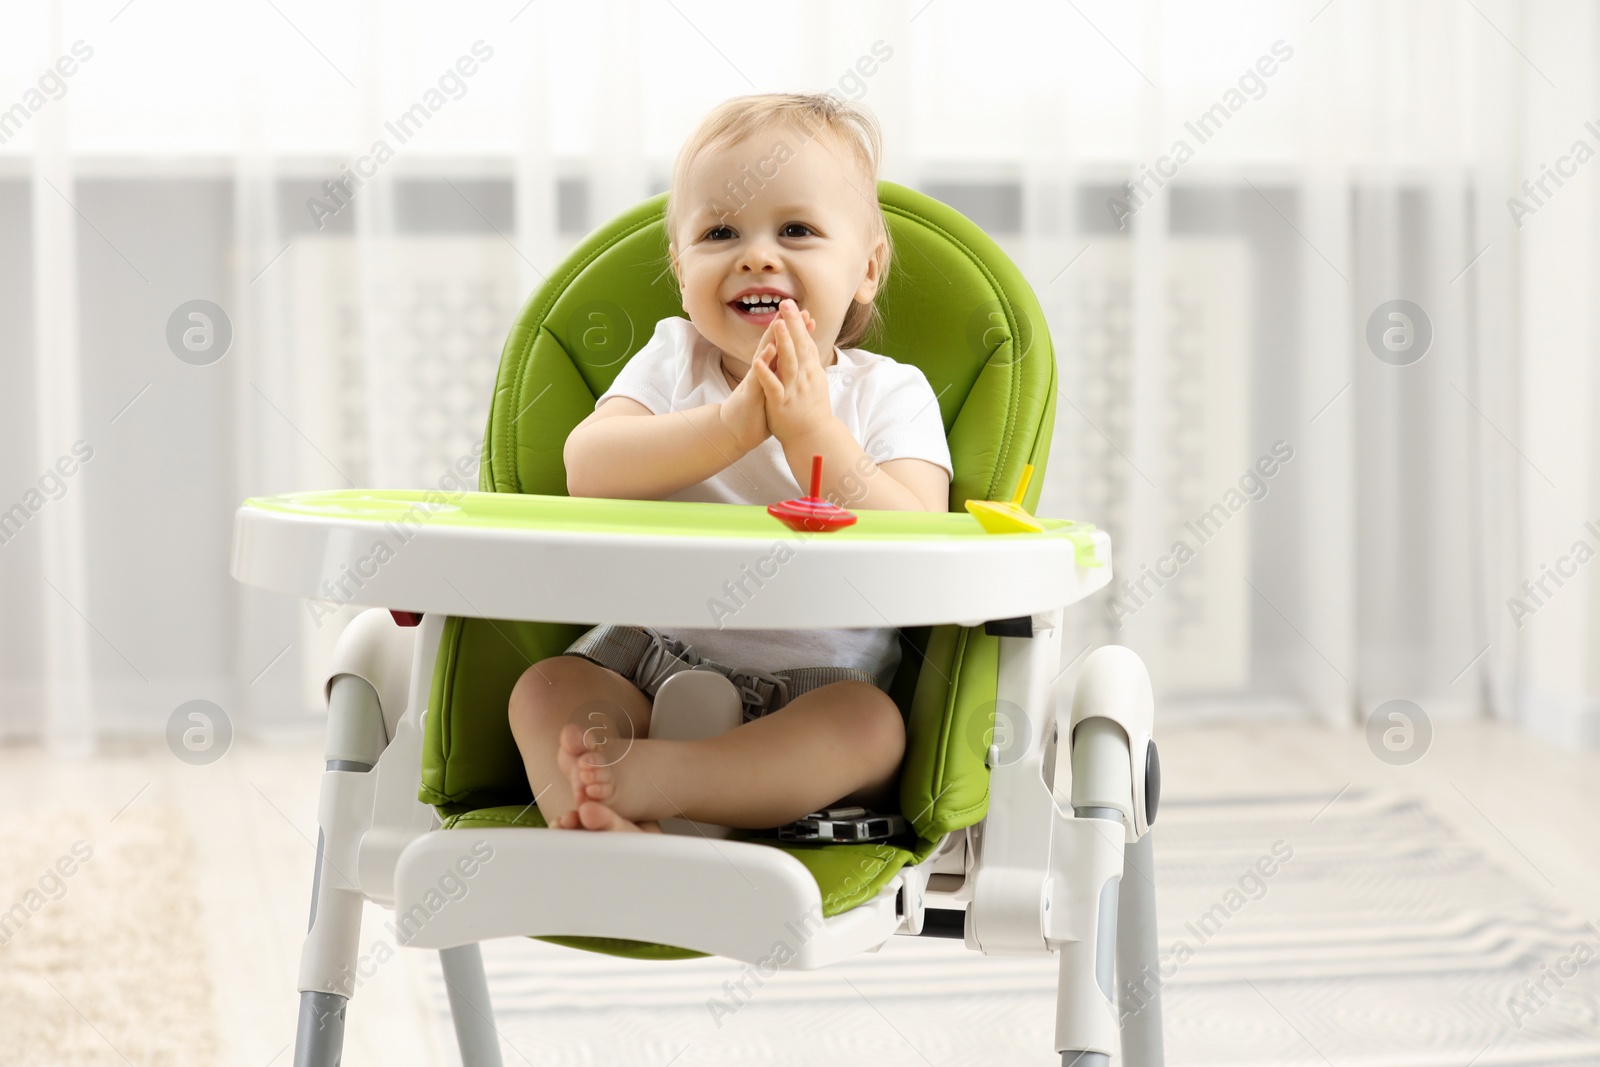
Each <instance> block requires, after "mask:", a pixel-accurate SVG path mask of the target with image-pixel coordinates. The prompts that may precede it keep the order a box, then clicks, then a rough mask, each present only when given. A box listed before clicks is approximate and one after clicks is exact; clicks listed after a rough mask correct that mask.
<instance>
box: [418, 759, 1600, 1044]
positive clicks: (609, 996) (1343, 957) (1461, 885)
mask: <svg viewBox="0 0 1600 1067" xmlns="http://www.w3.org/2000/svg"><path fill="white" fill-rule="evenodd" d="M1156 884H1157V886H1158V906H1159V909H1160V924H1159V927H1160V943H1161V945H1162V947H1163V959H1162V963H1161V966H1160V968H1159V969H1160V971H1161V974H1160V977H1159V979H1157V978H1156V977H1154V976H1148V977H1147V978H1146V979H1145V982H1144V985H1145V988H1150V987H1152V986H1153V985H1155V984H1156V983H1157V982H1158V981H1159V984H1160V986H1161V992H1162V998H1163V1010H1164V1013H1165V1032H1166V1048H1167V1062H1168V1063H1169V1064H1171V1065H1172V1067H1188V1065H1196V1067H1199V1065H1208V1067H1209V1065H1216V1067H1237V1065H1255V1064H1261V1065H1268V1064H1272V1065H1300V1064H1307V1065H1309V1064H1319V1065H1320V1064H1332V1065H1337V1067H1469V1065H1471V1067H1488V1065H1498V1064H1521V1065H1533V1064H1552V1065H1554V1064H1562V1065H1568V1067H1576V1065H1588V1067H1600V930H1597V929H1596V925H1594V924H1591V923H1590V922H1589V921H1588V918H1587V917H1584V916H1579V915H1574V914H1572V913H1570V912H1568V911H1566V910H1564V909H1563V908H1561V907H1559V906H1557V905H1556V904H1555V903H1554V902H1553V901H1552V900H1551V899H1550V898H1549V897H1548V896H1547V895H1546V894H1545V893H1544V892H1542V889H1543V887H1544V882H1543V880H1542V879H1541V878H1540V876H1539V875H1538V874H1537V873H1535V872H1534V871H1533V870H1532V869H1531V868H1529V867H1527V866H1523V867H1521V868H1520V869H1513V870H1507V869H1504V868H1502V867H1501V866H1500V865H1498V864H1497V863H1496V862H1495V861H1494V860H1492V859H1491V858H1490V857H1489V856H1488V855H1486V854H1485V853H1484V851H1483V850H1481V849H1480V848H1478V847H1477V846H1476V845H1475V844H1474V843H1472V842H1470V841H1468V840H1465V839H1463V838H1462V837H1461V836H1460V835H1459V834H1458V833H1457V832H1456V831H1455V830H1454V828H1453V826H1452V825H1451V824H1450V823H1448V822H1447V821H1446V820H1444V819H1443V818H1441V817H1440V816H1439V815H1438V814H1437V813H1436V812H1435V811H1434V810H1433V809H1432V808H1431V807H1430V806H1429V805H1428V804H1427V803H1426V802H1425V801H1424V800H1421V799H1418V798H1416V797H1411V796H1405V795H1398V794H1393V793H1381V792H1365V793H1363V792H1358V791H1356V790H1350V791H1347V792H1345V793H1344V794H1343V795H1341V796H1340V797H1338V799H1337V800H1336V801H1335V802H1334V803H1333V804H1331V805H1330V804H1329V798H1328V796H1327V795H1325V794H1323V795H1316V796H1309V795H1308V796H1286V797H1272V798H1248V799H1218V800H1208V801H1188V802H1185V801H1182V800H1173V801H1169V802H1167V803H1164V804H1163V805H1162V809H1161V815H1160V818H1159V820H1158V821H1157V828H1156ZM645 891H648V890H647V887H644V886H641V892H645ZM484 957H485V960H486V963H487V965H488V969H489V983H490V989H491V990H492V992H493V996H494V1007H495V1016H496V1023H497V1025H498V1027H499V1029H500V1033H501V1036H502V1041H503V1049H504V1055H505V1058H506V1062H507V1063H508V1064H511V1063H523V1062H530V1063H537V1064H540V1065H544V1064H550V1065H556V1064H593V1063H606V1064H630V1065H631V1064H641V1065H643V1064H651V1065H658V1067H661V1065H668V1064H671V1065H672V1067H691V1065H697V1064H707V1065H709V1064H718V1065H720V1064H750V1063H762V1064H795V1065H801V1064H822V1063H826V1064H869V1063H870V1064H873V1065H900V1064H905V1065H907V1067H913V1065H923V1067H926V1065H928V1064H935V1065H939V1067H944V1065H947V1064H948V1065H952V1067H955V1065H961V1067H966V1065H990V1064H992V1065H996V1067H999V1065H1002V1064H1003V1065H1007V1067H1012V1065H1019V1064H1037V1065H1039V1067H1057V1065H1058V1062H1059V1061H1058V1059H1057V1057H1056V1056H1055V1055H1054V1053H1053V1052H1052V1049H1051V1044H1052V1039H1053V1034H1054V1017H1055V996H1054V988H1055V977H1056V965H1055V961H1054V960H1053V959H1008V958H989V957H985V956H982V955H979V954H976V953H971V952H968V951H967V950H966V949H965V948H964V947H963V946H962V945H961V943H960V942H959V941H955V942H952V941H943V940H935V939H922V938H905V937H898V938H895V939H893V940H892V941H891V942H890V943H889V944H888V945H887V946H885V947H884V948H883V949H882V950H881V951H880V952H878V953H868V954H865V955H863V956H859V957H856V958H855V959H853V960H850V961H847V962H845V963H842V964H840V965H837V966H835V967H831V968H826V969H824V970H821V971H812V972H806V973H779V974H777V975H775V976H773V977H771V978H768V979H765V980H764V981H762V982H761V984H760V986H759V988H758V989H756V991H755V992H754V995H753V996H751V997H750V998H749V999H748V1001H747V1002H746V1003H743V1004H742V1005H741V1006H739V1007H738V1009H737V1010H736V1011H734V1012H733V1013H732V1014H727V1013H725V1012H722V1011H718V1010H716V1008H715V1005H716V1003H717V1002H718V1001H719V1000H722V1001H726V1000H727V997H728V994H727V992H726V991H725V990H724V988H723V983H725V982H730V983H731V982H734V981H737V980H738V979H739V977H740V976H741V974H742V973H744V970H745V968H744V967H743V965H741V964H738V963H733V962H730V961H727V960H720V959H703V960H689V961H680V962H669V963H642V962H630V961H626V960H619V959H613V958H611V957H607V956H601V955H596V954H591V953H584V952H578V951H574V950H568V949H562V948H559V947H557V946H552V945H547V944H544V943H543V942H537V941H528V940H522V939H511V940H502V941H497V942H491V943H489V944H486V945H485V946H484ZM426 973H428V974H429V976H430V977H429V981H428V989H429V995H430V997H431V1000H432V1003H433V1005H434V1010H435V1012H436V1013H438V1018H439V1021H440V1026H441V1033H444V1034H448V1033H449V1032H450V1030H449V1021H448V1019H449V1008H448V1003H447V1001H446V998H445V991H444V985H443V982H442V980H441V979H440V978H439V975H438V968H437V965H434V966H432V967H429V968H426ZM1126 977H1130V976H1119V979H1120V978H1126ZM1135 977H1136V976H1135Z"/></svg>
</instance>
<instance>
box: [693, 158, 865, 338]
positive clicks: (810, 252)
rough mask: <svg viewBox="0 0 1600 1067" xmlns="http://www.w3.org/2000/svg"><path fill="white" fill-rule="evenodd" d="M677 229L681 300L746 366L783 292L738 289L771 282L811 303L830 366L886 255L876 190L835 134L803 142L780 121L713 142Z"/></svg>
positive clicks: (804, 304) (696, 170) (697, 165)
mask: <svg viewBox="0 0 1600 1067" xmlns="http://www.w3.org/2000/svg"><path fill="white" fill-rule="evenodd" d="M681 195H682V197H683V205H684V206H683V213H682V221H681V222H680V223H679V225H678V232H677V233H676V234H674V235H673V239H672V252H673V258H674V261H675V263H676V265H677V273H678V284H679V288H680V290H681V291H682V294H683V309H684V310H685V311H686V312H688V314H689V320H690V321H691V322H693V323H694V325H695V328H696V329H698V330H699V331H700V333H701V335H703V336H704V337H705V338H706V339H707V340H708V341H710V342H711V343H712V344H714V345H716V346H717V347H718V348H719V349H721V350H722V352H723V353H724V354H725V355H726V356H727V357H729V358H731V359H732V360H733V361H735V362H736V363H739V364H742V365H745V366H748V364H749V362H750V360H751V358H752V357H753V356H754V355H755V349H756V344H757V343H758V342H759V341H760V340H761V336H762V334H763V333H765V332H766V329H767V324H768V323H769V322H771V321H772V320H773V319H774V318H775V317H776V316H777V304H776V301H773V302H771V303H768V304H766V305H765V306H764V307H762V308H757V309H753V310H746V309H745V306H744V304H743V302H741V301H740V300H739V299H737V298H738V297H740V296H741V295H744V294H747V293H748V292H749V291H751V290H765V291H768V292H771V293H775V294H781V295H782V296H787V297H791V298H793V299H794V301H795V303H797V304H798V305H799V306H800V308H801V309H802V310H805V311H809V312H811V318H812V320H813V321H814V322H815V323H816V329H815V331H813V333H812V335H811V337H812V340H813V341H814V342H815V343H816V345H817V351H818V353H819V354H820V355H821V356H822V361H823V364H824V365H825V366H826V365H830V364H832V362H833V358H832V355H833V345H834V341H835V339H836V338H837V337H838V336H839V328H840V327H841V326H842V325H843V323H844V317H845V312H847V311H848V310H849V309H850V304H851V302H852V301H861V302H863V303H865V302H867V301H870V300H871V299H872V297H873V294H875V293H876V292H877V290H878V282H879V271H880V266H881V263H882V258H881V253H882V251H883V250H884V249H885V248H886V247H887V246H886V244H885V242H884V240H883V238H882V237H876V236H874V235H873V233H872V230H871V226H870V221H871V215H870V214H869V212H870V210H871V208H872V207H873V206H875V203H874V204H869V203H868V201H867V200H866V199H865V198H866V197H868V196H871V197H873V198H874V200H875V198H876V196H877V190H876V189H875V188H873V187H872V186H871V183H870V182H868V181H867V180H866V179H865V178H864V177H863V176H862V175H861V173H860V168H859V167H857V166H856V164H855V162H854V160H853V159H852V157H851V156H849V155H848V154H847V150H846V149H845V147H844V146H843V145H841V144H839V143H838V142H837V141H836V140H835V139H834V137H833V135H832V134H831V133H830V132H828V131H826V130H822V131H819V132H818V134H817V135H816V136H814V137H812V138H811V139H810V140H807V141H804V143H802V142H801V136H800V134H799V133H798V131H796V130H794V129H792V128H789V127H774V128H772V129H770V130H767V131H764V132H757V133H755V134H752V135H751V136H750V137H748V138H746V139H745V140H743V141H740V142H738V143H735V144H731V145H727V146H724V147H721V148H714V149H710V150H707V151H705V152H703V153H702V154H701V155H700V156H699V157H698V158H697V159H696V160H695V162H694V164H693V165H692V166H691V167H690V169H689V172H688V174H687V175H686V176H685V181H684V188H683V189H682V190H681Z"/></svg>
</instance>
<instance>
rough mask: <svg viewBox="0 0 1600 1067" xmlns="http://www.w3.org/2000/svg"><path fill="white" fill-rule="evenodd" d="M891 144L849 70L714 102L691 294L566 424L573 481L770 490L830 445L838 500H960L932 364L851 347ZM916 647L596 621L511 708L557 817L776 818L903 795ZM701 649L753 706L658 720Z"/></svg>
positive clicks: (673, 238)
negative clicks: (793, 90) (799, 89)
mask: <svg viewBox="0 0 1600 1067" xmlns="http://www.w3.org/2000/svg"><path fill="white" fill-rule="evenodd" d="M880 144H881V141H880V135H879V132H878V127H877V124H876V122H875V120H874V119H873V118H872V117H871V115H870V114H869V113H867V112H866V111H865V110H863V109H861V108H859V107H857V106H855V105H852V104H849V103H846V102H844V101H842V100H839V99H838V98H836V97H834V96H831V95H826V94H815V95H794V94H771V95H760V96H747V97H739V98H736V99H733V100H729V101H727V102H725V103H724V104H722V105H721V106H719V107H718V108H716V109H715V110H713V111H712V112H711V114H710V115H708V116H707V117H706V119H705V120H704V121H703V122H702V123H701V124H700V126H699V128H698V129H696V131H695V132H694V133H693V134H692V135H691V136H690V138H689V140H688V141H687V142H686V143H685V144H684V146H683V147H682V149H681V150H680V151H679V153H678V158H677V161H676V163H675V166H674V168H673V174H672V184H671V187H670V189H669V192H668V198H667V208H666V217H665V223H666V230H667V235H668V253H669V256H670V267H671V269H672V272H673V275H674V276H675V278H676V279H677V282H678V286H679V289H680V291H681V294H682V299H683V308H684V311H685V312H686V313H687V314H688V318H687V319H682V318H676V317H674V318H668V319H664V320H662V321H661V322H660V323H658V324H657V325H656V328H655V333H654V335H653V337H652V338H651V340H650V342H649V343H648V344H647V345H646V346H645V347H644V348H643V349H641V350H640V351H639V352H638V353H637V354H636V355H635V356H634V357H633V358H632V359H631V360H630V361H629V362H628V363H627V364H626V365H625V366H624V367H623V369H622V370H621V371H620V372H619V373H618V375H617V378H616V380H615V381H614V382H613V383H612V385H611V387H610V388H609V389H608V390H607V391H606V392H605V393H604V394H602V395H601V397H600V399H599V400H598V401H597V402H596V406H595V411H594V412H593V413H592V414H590V415H589V416H588V417H587V418H585V419H584V420H583V422H582V423H580V424H579V425H578V426H577V427H576V428H575V429H574V430H573V431H572V433H571V434H570V435H569V437H568V438H567V442H566V446H565V449H564V460H565V463H566V470H567V488H568V491H569V492H570V493H571V494H572V495H574V496H594V497H623V498H630V499H664V500H692V501H708V502H721V503H733V504H771V503H776V502H778V501H780V500H786V499H790V498H793V497H797V496H802V495H804V493H805V492H806V491H808V490H809V486H810V479H811V457H812V456H813V455H817V454H820V455H821V456H822V457H823V462H822V475H823V485H822V492H823V495H824V496H825V497H827V498H829V499H831V500H833V501H834V502H835V503H839V504H842V505H843V506H845V507H849V508H852V509H863V508H866V509H886V510H912V511H946V510H948V508H949V493H950V479H951V477H952V474H953V470H952V467H951V463H950V451H949V445H948V443H947V441H946V439H945V434H944V426H943V423H942V421H941V417H940V414H939V407H938V404H937V398H936V397H935V396H934V393H933V390H932V388H931V387H930V386H929V385H928V381H927V378H926V377H924V376H923V374H922V372H921V371H920V370H919V369H918V368H916V367H914V366H911V365H909V364H903V363H897V362H896V361H894V360H892V359H890V358H888V357H887V356H882V355H878V354H875V353H872V352H868V351H865V350H862V349H859V348H853V347H850V346H853V345H855V344H856V343H857V342H858V341H860V340H861V339H862V338H863V337H864V336H865V335H866V333H867V331H868V329H869V328H870V327H871V325H872V324H873V322H874V317H875V314H876V309H875V306H874V304H873V300H874V298H875V296H876V295H877V293H878V290H879V288H880V286H881V284H882V282H883V278H884V275H885V272H886V270H887V269H888V265H889V258H890V245H889V234H888V228H887V226H886V224H885V220H884V217H883V212H882V210H881V208H880V207H879V205H878V198H877V173H878V160H879V156H880ZM863 445H865V447H863ZM775 533H776V529H775ZM810 536H827V535H825V534H813V535H810ZM624 648H625V649H626V650H627V653H628V654H626V655H623V656H622V658H621V659H617V658H616V656H615V654H616V653H617V651H618V650H619V649H624ZM606 652H609V653H612V654H611V655H608V654H605V653H606ZM602 660H606V661H607V662H615V663H618V664H623V666H622V667H621V669H620V672H619V670H615V669H612V668H611V667H608V666H605V665H603V664H602V662H601V661H602ZM899 660H900V646H899V643H898V640H897V637H896V631H895V630H894V629H893V628H889V627H885V628H881V629H845V630H809V631H788V630H748V629H746V630H739V629H726V628H720V627H709V628H705V629H689V628H674V629H673V630H672V631H671V632H670V633H663V632H661V631H655V630H648V629H643V628H639V627H621V626H602V627H596V628H595V629H594V630H591V631H590V632H589V633H587V634H585V635H584V636H583V637H582V638H580V639H579V641H578V642H576V643H574V644H573V645H572V646H570V647H569V650H568V653H567V654H563V655H560V656H553V657H550V658H548V659H545V660H542V661H540V662H539V663H537V664H535V665H534V666H532V667H530V668H528V670H527V671H525V672H524V673H523V675H522V677H521V678H520V679H519V680H518V682H517V685H516V687H515V689H514V690H513V691H512V694H511V700H510V708H509V714H510V721H511V730H512V734H513V736H514V737H515V738H516V741H517V746H518V749H519V751H520V753H521V755H522V758H523V762H524V764H525V766H526V768H527V773H528V782H529V784H530V785H531V786H532V788H533V792H534V799H535V801H536V802H537V804H538V805H539V810H540V812H541V813H542V814H543V815H544V818H545V821H546V822H547V823H548V824H549V825H550V826H552V827H558V828H562V829H573V830H576V829H584V830H646V831H654V832H660V820H661V819H663V818H668V817H677V818H686V819H693V820H697V821H701V822H706V823H712V824H715V825H719V826H730V827H740V828H748V829H765V828H770V827H775V826H781V825H783V824H785V823H788V822H792V821H793V820H795V819H798V818H800V817H802V816H804V815H806V814H807V813H809V812H812V811H817V810H820V809H822V808H824V807H827V806H830V805H834V804H840V803H848V804H861V805H864V806H867V807H872V808H876V809H878V810H883V809H884V808H885V807H892V806H893V801H894V797H895V789H894V787H895V785H896V783H897V780H898V770H899V766H900V761H901V758H902V756H903V755H904V751H905V725H904V722H903V720H902V718H901V715H900V711H899V709H898V707H897V706H896V705H895V703H894V701H893V700H892V699H891V698H890V697H889V695H888V692H887V689H888V687H889V684H890V681H891V680H892V678H893V676H894V673H895V669H896V668H897V666H898V665H899ZM702 661H706V662H710V663H714V664H721V665H724V666H726V667H728V668H731V669H732V670H733V671H734V672H735V674H736V677H735V681H736V682H740V683H743V684H744V693H745V703H746V711H745V718H746V721H745V722H744V723H743V724H742V725H740V726H738V727H737V728H735V729H733V730H729V731H728V732H726V733H724V734H721V735H719V736H716V737H712V738H707V739H705V740H701V741H669V740H662V739H651V738H650V737H649V732H650V712H651V707H652V701H653V695H654V693H655V691H656V689H658V688H659V685H660V683H661V681H663V680H664V679H665V677H666V676H667V675H668V674H670V673H672V671H670V670H669V671H662V670H661V669H660V668H661V665H662V664H663V663H666V664H667V665H668V666H669V667H671V668H672V669H673V670H678V669H686V666H692V665H694V664H695V663H699V662H702ZM824 665H826V666H828V667H830V668H831V669H830V670H823V671H816V670H811V671H808V670H804V669H803V668H814V667H819V666H824ZM773 671H777V672H778V674H776V675H774V674H773V673H771V672H773ZM723 673H729V672H728V671H724V672H723ZM780 677H781V678H783V679H784V683H785V684H783V685H781V686H775V685H774V684H773V683H775V682H776V681H777V679H778V678H780ZM752 696H754V697H756V698H757V699H754V700H752ZM623 756H625V757H626V758H622V757H623Z"/></svg>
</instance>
